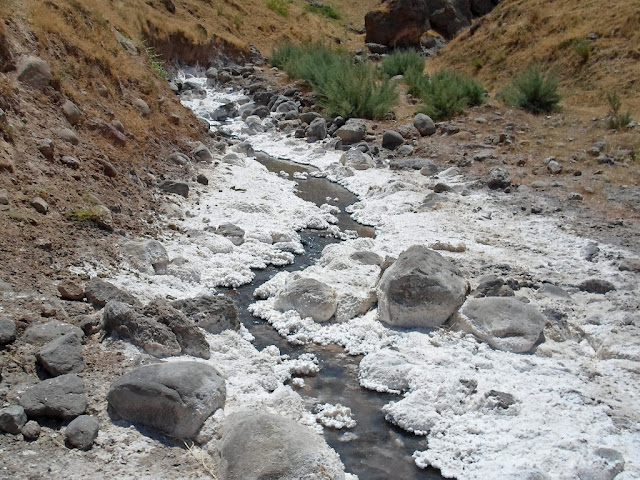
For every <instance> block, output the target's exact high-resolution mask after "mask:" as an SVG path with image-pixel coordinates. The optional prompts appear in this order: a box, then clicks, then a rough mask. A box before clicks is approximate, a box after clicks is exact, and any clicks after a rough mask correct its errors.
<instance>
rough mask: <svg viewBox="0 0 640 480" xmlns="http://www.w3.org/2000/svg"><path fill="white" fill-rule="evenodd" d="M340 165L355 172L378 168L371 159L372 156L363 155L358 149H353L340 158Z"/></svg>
mask: <svg viewBox="0 0 640 480" xmlns="http://www.w3.org/2000/svg"><path fill="white" fill-rule="evenodd" d="M340 163H341V164H342V165H344V166H345V167H351V168H353V169H354V170H367V169H369V168H373V167H375V166H376V162H375V160H374V159H373V158H371V155H368V154H366V153H363V152H362V150H360V149H358V148H352V149H350V150H347V151H346V152H344V153H343V154H342V156H341V157H340Z"/></svg>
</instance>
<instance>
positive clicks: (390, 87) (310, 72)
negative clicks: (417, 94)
mask: <svg viewBox="0 0 640 480" xmlns="http://www.w3.org/2000/svg"><path fill="white" fill-rule="evenodd" d="M269 61H270V63H271V64H272V65H274V66H276V67H279V68H281V69H283V70H284V71H285V72H286V73H287V75H288V76H290V77H293V78H301V79H303V80H304V81H305V82H306V83H307V84H308V85H309V86H310V87H311V88H313V90H314V91H315V92H316V93H317V94H318V95H319V98H320V101H319V103H320V105H321V106H322V107H323V108H324V109H325V110H326V112H327V114H328V115H331V116H337V115H340V116H343V117H345V118H351V117H359V118H382V117H384V116H385V115H386V114H387V113H389V112H390V111H391V109H392V108H393V107H394V106H395V105H396V104H397V102H398V94H397V92H396V90H395V84H394V83H393V82H391V81H390V80H389V78H388V77H386V76H384V75H381V74H380V72H379V70H378V69H377V68H376V67H375V66H374V65H373V64H371V63H370V62H364V63H360V64H354V63H353V61H352V60H351V57H350V56H349V55H348V54H347V53H344V52H340V51H336V50H333V49H331V48H329V47H327V46H325V45H322V44H317V43H316V44H309V43H308V44H301V45H293V44H291V43H283V44H280V45H278V46H276V48H274V49H273V51H272V53H271V56H270V58H269Z"/></svg>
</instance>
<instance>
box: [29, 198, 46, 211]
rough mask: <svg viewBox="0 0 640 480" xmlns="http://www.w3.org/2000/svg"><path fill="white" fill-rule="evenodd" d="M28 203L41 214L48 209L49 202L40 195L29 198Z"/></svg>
mask: <svg viewBox="0 0 640 480" xmlns="http://www.w3.org/2000/svg"><path fill="white" fill-rule="evenodd" d="M29 203H30V205H31V206H32V207H33V209H34V210H35V211H36V212H38V213H41V214H42V215H44V214H46V213H47V212H48V211H49V204H48V203H47V202H45V201H44V200H43V199H42V198H40V197H35V198H33V199H31V202H29Z"/></svg>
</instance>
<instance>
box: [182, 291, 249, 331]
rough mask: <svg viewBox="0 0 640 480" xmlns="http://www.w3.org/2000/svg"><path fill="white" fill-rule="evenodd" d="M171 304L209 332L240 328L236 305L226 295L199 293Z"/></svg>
mask: <svg viewBox="0 0 640 480" xmlns="http://www.w3.org/2000/svg"><path fill="white" fill-rule="evenodd" d="M171 305H172V306H173V307H175V308H177V309H178V310H180V311H181V312H182V313H184V314H185V315H186V316H187V318H188V319H189V320H190V321H192V322H193V323H194V324H196V325H197V326H198V327H200V328H202V329H204V330H206V331H207V332H209V333H213V334H218V333H222V332H223V331H224V330H238V329H239V328H240V320H239V319H238V307H237V306H236V304H235V302H234V301H233V299H232V298H231V297H228V296H227V295H201V296H199V297H194V298H186V299H183V300H176V301H175V302H172V304H171Z"/></svg>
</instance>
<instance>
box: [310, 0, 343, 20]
mask: <svg viewBox="0 0 640 480" xmlns="http://www.w3.org/2000/svg"><path fill="white" fill-rule="evenodd" d="M304 11H305V12H310V13H315V14H317V15H322V16H323V17H327V18H333V19H334V20H339V19H340V18H341V17H342V15H340V12H338V11H337V10H336V9H335V8H333V7H332V6H331V5H325V4H323V3H317V2H314V3H307V4H306V5H305V7H304Z"/></svg>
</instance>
